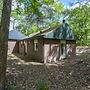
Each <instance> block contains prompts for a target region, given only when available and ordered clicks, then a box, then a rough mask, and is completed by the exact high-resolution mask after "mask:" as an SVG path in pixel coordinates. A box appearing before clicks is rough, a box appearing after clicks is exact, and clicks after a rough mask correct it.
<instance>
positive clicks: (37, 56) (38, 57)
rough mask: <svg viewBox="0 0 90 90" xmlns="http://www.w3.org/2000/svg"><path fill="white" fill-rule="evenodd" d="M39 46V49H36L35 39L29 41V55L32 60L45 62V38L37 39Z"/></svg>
mask: <svg viewBox="0 0 90 90" xmlns="http://www.w3.org/2000/svg"><path fill="white" fill-rule="evenodd" d="M37 40H38V43H37V48H38V50H37V51H35V50H34V39H32V40H30V41H28V42H29V43H28V45H27V55H29V56H28V57H29V60H30V61H35V62H43V52H44V51H43V39H37Z"/></svg>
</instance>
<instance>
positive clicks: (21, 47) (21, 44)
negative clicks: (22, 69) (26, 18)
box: [19, 40, 27, 55]
mask: <svg viewBox="0 0 90 90" xmlns="http://www.w3.org/2000/svg"><path fill="white" fill-rule="evenodd" d="M19 53H20V54H24V55H25V54H27V40H22V41H20V42H19Z"/></svg>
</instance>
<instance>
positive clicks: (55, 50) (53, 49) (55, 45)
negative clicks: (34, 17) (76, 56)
mask: <svg viewBox="0 0 90 90" xmlns="http://www.w3.org/2000/svg"><path fill="white" fill-rule="evenodd" d="M59 57H60V40H48V39H44V63H50V62H57V61H58V60H59Z"/></svg>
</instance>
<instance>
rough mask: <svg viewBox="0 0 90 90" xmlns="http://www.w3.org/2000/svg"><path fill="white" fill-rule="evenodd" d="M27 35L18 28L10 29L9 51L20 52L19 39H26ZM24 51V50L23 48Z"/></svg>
mask: <svg viewBox="0 0 90 90" xmlns="http://www.w3.org/2000/svg"><path fill="white" fill-rule="evenodd" d="M25 38H26V36H25V35H23V34H22V33H21V32H19V31H18V30H11V31H9V39H8V53H9V54H11V53H20V50H19V41H20V40H23V39H25ZM22 51H23V50H22Z"/></svg>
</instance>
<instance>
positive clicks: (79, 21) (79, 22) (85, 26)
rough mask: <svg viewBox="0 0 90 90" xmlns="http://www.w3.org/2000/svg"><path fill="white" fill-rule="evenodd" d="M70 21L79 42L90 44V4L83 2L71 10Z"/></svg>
mask: <svg viewBox="0 0 90 90" xmlns="http://www.w3.org/2000/svg"><path fill="white" fill-rule="evenodd" d="M68 21H69V23H70V24H71V27H72V28H73V30H74V32H75V34H76V39H77V44H78V45H88V44H89V43H88V40H90V38H89V37H88V36H90V7H89V4H87V3H86V4H83V5H80V6H79V7H77V8H75V9H72V10H70V11H69V16H68Z"/></svg>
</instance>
